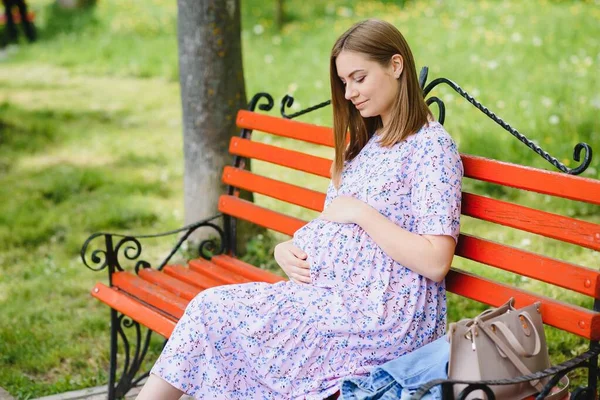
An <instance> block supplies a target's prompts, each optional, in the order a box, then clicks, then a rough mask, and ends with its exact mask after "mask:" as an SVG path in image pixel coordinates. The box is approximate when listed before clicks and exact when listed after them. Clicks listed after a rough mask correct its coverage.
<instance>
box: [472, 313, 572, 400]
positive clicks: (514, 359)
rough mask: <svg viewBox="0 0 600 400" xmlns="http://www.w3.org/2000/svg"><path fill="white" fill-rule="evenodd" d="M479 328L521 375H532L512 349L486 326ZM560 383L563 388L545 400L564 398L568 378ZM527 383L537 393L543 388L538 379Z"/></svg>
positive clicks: (563, 378) (482, 325)
mask: <svg viewBox="0 0 600 400" xmlns="http://www.w3.org/2000/svg"><path fill="white" fill-rule="evenodd" d="M503 325H504V324H503ZM479 327H480V328H481V329H482V330H483V331H484V332H485V333H486V334H487V335H488V337H489V338H490V339H491V340H492V341H493V342H494V343H495V344H496V346H497V347H498V348H499V349H500V350H502V351H503V352H504V353H505V354H506V356H507V357H508V358H509V359H510V361H511V362H512V363H513V365H514V366H515V367H516V368H517V369H518V370H519V371H520V372H521V373H522V374H523V375H531V374H532V372H531V370H530V369H529V368H527V366H526V365H525V364H523V362H522V361H521V360H520V359H519V357H517V356H516V355H515V353H514V352H513V351H512V349H511V348H510V347H508V346H507V345H506V344H505V343H504V342H503V341H502V340H500V339H498V337H497V336H496V334H495V333H494V332H493V331H492V330H491V329H490V328H489V327H488V326H486V324H480V325H479ZM503 333H504V332H503ZM535 334H536V335H538V332H537V330H536V331H535ZM511 335H512V333H511ZM513 337H514V336H513ZM538 340H539V336H538V337H537V338H536V341H538ZM515 341H516V338H515ZM521 347H522V346H521ZM538 352H539V350H538ZM560 382H561V383H562V384H563V385H564V386H563V387H562V388H561V389H560V390H558V391H557V392H555V393H552V394H550V395H548V396H546V397H545V399H546V400H558V399H562V398H563V397H564V396H565V394H566V393H565V392H567V391H568V389H569V384H570V382H569V378H568V377H567V376H564V377H562V379H561V380H560ZM529 383H530V384H531V385H532V386H533V387H535V388H536V389H537V390H539V391H542V390H543V388H544V387H543V385H542V383H541V382H540V380H539V379H536V380H533V381H530V382H529Z"/></svg>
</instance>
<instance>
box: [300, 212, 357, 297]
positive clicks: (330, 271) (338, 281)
mask: <svg viewBox="0 0 600 400" xmlns="http://www.w3.org/2000/svg"><path fill="white" fill-rule="evenodd" d="M363 236H365V234H364V232H363V231H362V229H361V228H360V227H359V226H358V225H355V224H339V223H336V222H330V221H325V220H322V219H315V220H313V221H311V222H309V223H308V224H306V225H305V226H303V227H302V228H300V229H299V230H298V231H297V232H296V233H295V234H294V241H293V243H294V245H295V246H296V247H298V248H300V249H302V250H303V251H304V252H305V253H306V254H307V255H308V260H307V261H308V262H309V264H310V275H311V281H312V285H315V286H319V287H325V288H334V289H335V288H341V287H342V286H347V285H348V283H350V282H351V280H352V276H353V272H354V269H355V265H356V264H357V262H358V261H359V260H360V259H362V258H364V256H367V255H366V254H361V248H362V247H363V246H362V244H361V242H362V239H364V237H363Z"/></svg>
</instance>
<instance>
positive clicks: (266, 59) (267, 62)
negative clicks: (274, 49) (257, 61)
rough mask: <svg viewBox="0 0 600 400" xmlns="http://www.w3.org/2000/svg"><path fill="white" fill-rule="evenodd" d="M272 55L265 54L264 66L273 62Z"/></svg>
mask: <svg viewBox="0 0 600 400" xmlns="http://www.w3.org/2000/svg"><path fill="white" fill-rule="evenodd" d="M273 59H274V58H273V55H271V54H266V55H265V64H271V63H272V62H273Z"/></svg>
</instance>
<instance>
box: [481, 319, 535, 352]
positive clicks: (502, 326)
mask: <svg viewBox="0 0 600 400" xmlns="http://www.w3.org/2000/svg"><path fill="white" fill-rule="evenodd" d="M519 316H523V318H525V319H526V320H527V321H528V322H529V323H530V324H531V328H532V330H533V334H534V335H535V345H534V349H533V352H532V353H528V352H527V351H526V350H525V348H523V346H522V345H521V343H519V341H518V340H517V338H516V336H515V335H514V334H513V333H512V332H511V331H510V329H508V327H507V326H506V324H504V322H501V321H496V322H492V323H490V325H491V326H493V327H495V328H497V329H498V330H499V331H500V332H502V334H503V335H504V337H505V338H506V340H507V341H508V343H509V344H510V345H511V346H512V348H513V349H514V350H515V351H516V352H517V353H518V354H519V355H521V356H523V357H527V358H529V357H533V356H536V355H538V354H539V352H540V350H541V348H542V345H541V340H540V334H539V333H538V331H537V328H536V327H535V324H534V323H533V321H532V320H531V316H530V315H529V313H527V312H522V313H519Z"/></svg>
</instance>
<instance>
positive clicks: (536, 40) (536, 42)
mask: <svg viewBox="0 0 600 400" xmlns="http://www.w3.org/2000/svg"><path fill="white" fill-rule="evenodd" d="M531 42H532V43H533V45H534V46H535V47H540V46H541V45H542V44H543V43H544V42H543V41H542V38H540V37H538V36H534V37H533V39H532V40H531Z"/></svg>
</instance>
